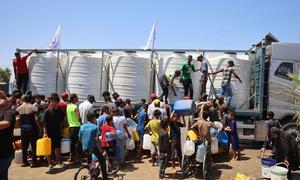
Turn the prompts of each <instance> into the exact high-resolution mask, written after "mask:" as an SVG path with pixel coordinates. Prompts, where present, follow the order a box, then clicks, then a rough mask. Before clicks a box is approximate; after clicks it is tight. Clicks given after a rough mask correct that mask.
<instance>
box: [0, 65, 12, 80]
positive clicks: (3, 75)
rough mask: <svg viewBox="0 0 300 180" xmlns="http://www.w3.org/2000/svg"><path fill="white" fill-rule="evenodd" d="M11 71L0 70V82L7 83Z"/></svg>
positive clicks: (7, 69) (6, 69)
mask: <svg viewBox="0 0 300 180" xmlns="http://www.w3.org/2000/svg"><path fill="white" fill-rule="evenodd" d="M10 76H11V71H10V69H9V68H0V82H6V83H8V82H9V80H10Z"/></svg>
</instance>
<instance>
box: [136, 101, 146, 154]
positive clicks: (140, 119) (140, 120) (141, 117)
mask: <svg viewBox="0 0 300 180" xmlns="http://www.w3.org/2000/svg"><path fill="white" fill-rule="evenodd" d="M147 111H148V105H147V104H144V105H143V110H142V111H140V112H139V113H138V114H137V115H136V116H135V119H136V121H137V127H136V131H137V132H138V134H139V137H140V142H139V145H138V156H139V158H140V159H141V158H142V150H143V149H142V147H143V137H144V128H145V124H146V122H147V119H148V118H147Z"/></svg>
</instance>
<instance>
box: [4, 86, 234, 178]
mask: <svg viewBox="0 0 300 180" xmlns="http://www.w3.org/2000/svg"><path fill="white" fill-rule="evenodd" d="M102 95H103V99H104V100H105V102H104V104H103V105H102V106H101V109H100V111H98V110H95V109H94V108H93V103H94V102H95V97H94V96H93V95H88V96H87V99H86V100H85V101H83V102H81V103H79V102H78V96H77V95H76V94H74V93H71V94H68V93H62V94H61V95H60V96H59V95H58V94H57V93H52V94H51V95H50V97H48V98H45V96H44V95H41V94H34V93H32V92H27V93H26V94H25V95H22V93H21V92H20V91H18V90H15V91H14V92H13V93H12V94H11V95H7V94H4V93H3V92H1V121H0V127H1V129H0V133H1V144H2V146H1V148H0V149H1V156H3V157H1V161H3V160H4V159H5V162H6V163H5V166H1V169H2V168H4V167H5V168H6V169H5V170H1V175H2V174H3V173H4V172H5V173H6V176H7V170H8V167H9V165H10V162H11V160H12V159H13V156H14V151H13V146H12V142H13V130H14V128H15V127H17V126H19V127H20V128H21V142H22V157H23V164H22V165H21V166H22V167H26V166H31V167H38V166H40V164H39V163H40V162H39V161H38V160H37V158H38V157H36V142H37V140H38V139H39V138H43V137H48V138H50V139H51V146H52V155H49V156H47V157H45V158H46V160H47V162H48V166H49V170H48V171H49V172H51V171H53V170H54V165H55V164H56V165H58V166H59V168H65V164H64V163H63V161H62V158H61V150H60V148H61V140H62V138H63V137H68V138H69V139H70V141H71V151H70V156H69V162H70V163H81V162H83V161H84V159H83V157H84V156H83V155H82V154H83V153H84V152H86V151H90V152H92V153H93V154H94V155H95V156H96V157H97V158H98V160H99V162H100V165H101V170H102V171H101V172H102V173H103V178H104V179H107V174H106V171H107V170H106V161H105V159H104V157H103V155H102V153H99V152H101V151H102V150H104V151H106V152H107V153H109V154H112V153H119V154H117V155H116V156H117V157H119V160H120V162H124V159H125V158H126V155H127V153H126V151H127V150H126V145H125V144H126V141H127V139H131V138H132V136H133V134H132V132H130V131H129V125H128V124H129V123H130V121H131V122H132V121H134V122H135V123H136V132H137V133H138V136H139V140H138V141H137V142H136V148H135V150H136V151H137V154H138V159H140V160H141V159H142V158H143V153H144V151H143V148H142V145H143V137H144V134H145V133H149V134H151V142H152V147H151V152H150V153H151V162H152V165H153V166H156V165H160V172H159V176H160V178H163V177H164V171H165V168H166V164H167V163H168V162H169V160H170V161H172V167H173V169H174V170H175V167H176V166H175V165H176V161H178V163H179V165H180V166H181V158H182V152H181V141H180V137H181V136H180V128H181V127H185V126H186V124H185V121H182V119H181V117H180V116H177V115H176V113H175V112H174V111H172V107H171V106H170V105H169V104H167V103H165V102H163V101H162V100H161V99H162V98H161V99H159V98H158V97H157V95H156V94H152V95H151V96H150V101H149V102H148V103H147V102H146V99H141V100H140V103H138V104H135V105H132V104H131V101H130V100H129V99H125V101H124V100H122V99H121V98H120V97H119V95H118V93H116V92H115V93H113V94H112V98H111V95H110V93H109V92H104V93H103V94H102ZM197 106H198V111H197V112H196V114H195V117H196V118H195V123H194V125H193V126H192V129H194V130H195V132H196V133H197V134H198V135H199V137H200V139H203V140H208V141H210V133H209V128H210V127H211V126H212V124H211V122H214V121H221V119H223V118H222V117H225V116H226V113H227V105H226V103H225V102H224V98H223V97H219V98H218V100H212V99H207V96H203V97H202V98H201V100H199V101H198V102H197ZM227 119H228V120H229V121H230V120H232V122H227V121H226V122H224V123H227V125H228V126H226V130H228V131H231V132H232V134H235V135H237V133H236V123H235V121H234V119H235V115H234V113H229V114H228V118H227ZM107 133H111V134H112V135H113V137H117V134H118V133H119V134H121V136H122V138H123V140H121V141H118V142H117V143H118V146H121V149H120V151H118V152H117V151H115V147H116V141H113V140H112V139H114V138H112V139H107V138H108V136H107ZM2 135H3V136H5V137H6V138H5V139H3V138H2ZM99 137H100V138H99ZM2 141H3V142H2ZM232 142H233V143H234V144H233V145H234V146H233V148H234V151H237V152H238V142H237V137H236V136H232ZM29 144H31V164H30V163H29V162H30V161H29V160H28V147H29ZM2 151H3V152H2ZM54 157H55V159H54ZM234 159H237V157H235V156H234ZM54 160H56V161H55V162H54ZM1 164H2V163H1ZM3 165H4V164H3Z"/></svg>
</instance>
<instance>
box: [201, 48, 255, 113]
mask: <svg viewBox="0 0 300 180" xmlns="http://www.w3.org/2000/svg"><path fill="white" fill-rule="evenodd" d="M205 58H206V59H207V61H208V66H209V67H208V69H209V72H212V71H213V72H216V71H219V70H221V69H223V68H225V67H226V66H227V65H228V61H230V60H232V61H233V62H234V64H235V66H234V70H235V72H236V73H237V74H238V75H239V77H240V78H241V80H242V81H243V83H242V84H241V83H240V82H239V81H238V80H237V79H236V78H235V77H234V76H233V75H232V77H231V89H232V92H233V98H232V101H231V105H232V106H235V107H237V108H238V107H240V106H241V105H242V104H244V103H245V102H246V101H247V100H248V98H249V94H250V93H249V92H250V80H251V77H250V75H251V73H250V71H251V64H250V61H249V59H248V56H246V55H240V54H234V53H224V54H223V55H221V54H208V55H207V56H205ZM210 77H211V80H212V82H213V84H214V88H215V90H216V93H217V95H219V94H220V92H221V84H222V81H223V74H222V73H219V74H217V75H210ZM210 87H211V83H210V81H209V80H208V81H207V85H206V91H207V93H208V94H209V95H213V94H214V92H213V89H212V88H210ZM198 89H199V88H198ZM225 96H226V94H225ZM247 108H248V103H245V105H244V106H243V107H242V108H241V109H247Z"/></svg>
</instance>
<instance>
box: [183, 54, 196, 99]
mask: <svg viewBox="0 0 300 180" xmlns="http://www.w3.org/2000/svg"><path fill="white" fill-rule="evenodd" d="M192 60H193V56H192V55H189V56H188V58H187V62H186V63H184V64H183V65H182V67H181V79H182V84H183V87H184V96H187V95H188V94H189V91H190V99H193V83H192V78H191V71H193V72H196V70H195V66H194V64H193V63H192Z"/></svg>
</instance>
